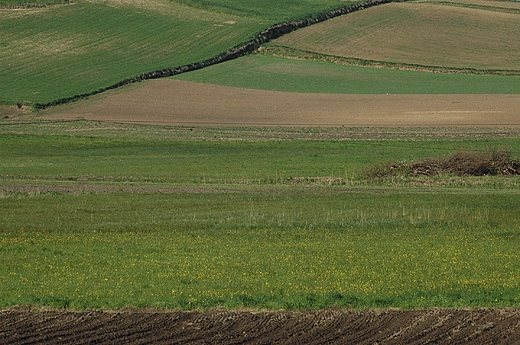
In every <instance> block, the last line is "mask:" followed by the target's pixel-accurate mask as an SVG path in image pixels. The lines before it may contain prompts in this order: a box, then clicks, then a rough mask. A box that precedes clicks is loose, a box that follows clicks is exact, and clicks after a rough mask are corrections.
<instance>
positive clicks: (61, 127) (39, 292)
mask: <svg viewBox="0 0 520 345" xmlns="http://www.w3.org/2000/svg"><path fill="white" fill-rule="evenodd" d="M32 3H37V4H41V3H42V2H40V1H34V2H32ZM48 3H51V4H57V3H61V2H60V1H49V2H48ZM347 4H348V2H347V3H345V2H343V1H341V0H306V1H277V2H274V3H273V1H267V0H262V1H250V0H247V1H239V2H238V1H230V0H209V1H204V2H202V1H196V0H178V1H168V2H165V1H159V0H147V1H144V0H143V1H126V0H94V1H86V0H78V1H75V2H71V3H68V4H64V6H47V7H27V8H25V9H17V10H13V9H7V8H0V47H1V49H0V80H1V81H2V82H1V83H0V105H9V106H10V107H9V108H8V107H3V108H5V109H7V108H8V110H3V109H0V111H5V114H7V115H3V113H0V114H2V116H0V308H4V307H10V306H15V305H30V306H38V307H39V306H49V307H53V308H71V309H92V308H104V309H113V308H124V307H136V308H148V307H151V308H159V309H163V308H164V309H168V308H179V309H207V308H219V307H225V308H255V309H282V308H283V309H295V310H306V309H319V308H327V307H331V306H338V307H348V308H388V307H392V308H430V307H493V308H499V307H520V294H519V293H518V292H519V291H520V267H519V266H518V264H517V263H518V262H519V259H520V254H519V253H520V238H519V234H520V211H519V210H520V179H519V177H517V176H508V177H504V176H502V177H496V176H483V177H470V176H455V175H441V176H435V177H406V176H392V177H385V178H371V177H368V175H367V172H368V171H370V169H372V168H373V167H374V166H377V165H379V164H383V163H403V162H405V163H406V162H415V161H420V160H423V159H426V158H428V157H444V156H448V155H450V154H452V153H454V152H457V151H459V150H462V149H463V150H468V151H471V152H477V153H478V152H487V151H488V150H489V149H507V150H509V151H510V152H512V154H513V156H515V157H518V156H520V133H519V132H518V128H345V127H341V128H288V127H284V128H277V127H270V128H251V127H247V128H240V127H234V128H226V127H214V128H212V127H167V126H164V127H160V126H139V125H122V124H114V123H101V122H89V121H86V120H76V121H59V120H58V121H41V120H39V119H38V117H39V113H38V112H31V110H30V109H28V110H26V109H21V110H17V107H16V105H17V103H18V104H19V103H23V104H25V105H29V106H31V105H33V104H34V103H37V102H40V103H43V102H50V101H53V100H55V99H57V98H62V97H68V96H73V95H76V94H79V93H85V92H91V91H94V90H97V89H100V88H103V87H107V86H109V85H112V84H114V83H117V82H119V81H121V80H122V79H125V78H129V77H134V76H136V75H139V74H140V73H145V72H150V71H154V70H158V69H163V68H172V67H176V66H179V65H183V64H189V63H193V62H198V61H203V60H205V59H208V58H211V57H213V56H215V55H217V54H220V53H222V52H224V51H227V50H228V49H230V48H231V47H233V46H236V45H238V44H240V43H242V42H244V41H247V40H249V39H251V38H253V37H254V36H255V35H256V34H257V33H258V32H260V31H262V30H263V29H265V28H267V27H269V26H270V25H273V24H275V23H279V22H282V21H285V20H288V19H294V18H301V17H308V16H312V15H313V14H316V13H319V12H324V11H327V10H330V9H331V8H336V7H338V8H339V7H343V6H345V5H347ZM11 5H27V2H26V1H21V0H20V1H7V0H3V1H2V0H0V6H11ZM394 5H396V6H401V7H403V8H406V10H405V9H402V10H400V11H397V12H395V13H393V15H392V16H386V15H385V13H386V12H385V11H386V9H388V8H392V6H394ZM408 5H409V6H413V7H414V8H418V7H421V6H423V5H424V6H425V7H424V8H430V9H432V8H433V7H432V6H434V5H431V4H417V3H403V4H392V6H390V7H389V6H387V5H385V6H381V8H380V9H377V10H376V9H375V8H372V9H370V10H367V11H362V12H363V14H361V13H357V14H356V16H357V15H360V16H361V17H363V16H365V15H369V16H370V15H373V14H374V13H383V15H380V16H379V17H377V16H376V17H377V18H379V19H385V18H386V19H385V20H387V21H386V22H381V23H380V22H377V21H376V19H374V18H375V17H372V18H371V19H363V20H360V21H359V23H360V25H358V29H359V30H358V33H355V35H359V38H358V39H359V42H361V43H360V44H361V46H362V47H369V45H370V44H376V45H377V44H378V43H377V42H378V41H377V40H374V37H371V36H370V32H371V31H370V30H368V29H366V27H363V25H365V24H366V23H367V21H368V22H370V21H371V23H372V26H373V29H374V30H376V28H374V27H378V26H380V27H382V28H386V29H391V28H392V27H394V26H396V25H397V27H405V26H403V25H401V24H399V22H400V21H402V20H405V19H406V20H405V22H406V24H407V26H406V28H408V29H407V30H403V31H400V32H398V34H399V35H400V37H405V38H406V37H410V36H409V35H408V33H413V32H415V31H414V30H413V27H414V25H417V23H420V21H419V20H418V19H417V18H422V17H414V16H411V15H410V13H411V12H410V11H409V10H408V7H406V6H408ZM469 5H471V4H470V3H469V2H467V1H466V2H465V4H464V6H465V7H464V11H462V10H460V8H459V7H457V8H456V11H453V13H455V14H453V15H450V17H446V18H444V19H443V20H444V21H443V23H445V24H446V25H448V24H449V25H451V26H449V28H450V29H451V30H455V29H457V28H458V26H457V25H456V23H457V20H461V21H460V22H459V24H460V25H459V26H460V27H461V28H458V29H457V30H459V31H456V32H457V33H458V34H461V33H464V32H465V31H464V30H465V29H464V28H465V27H467V26H468V25H469V24H470V23H471V24H472V25H473V24H474V23H475V20H476V19H479V18H480V19H482V18H483V16H482V13H481V12H478V13H477V12H474V11H477V9H475V8H469V7H468V6H469ZM435 6H437V7H435ZM435 6H434V7H435V9H439V8H441V7H442V10H439V11H437V12H435V15H437V16H438V15H439V13H440V17H442V14H445V13H446V11H445V8H444V7H443V6H444V5H442V6H441V5H438V4H437V5H435ZM401 7H399V8H401ZM495 7H496V6H495ZM498 7H500V6H498ZM421 8H423V7H421ZM446 8H448V6H446ZM451 8H452V7H450V9H451ZM373 10H374V11H378V12H372V11H373ZM380 11H382V12H380ZM419 11H420V10H419ZM478 11H483V12H485V13H486V14H490V13H491V14H492V15H495V14H496V15H497V16H501V17H500V18H502V19H504V20H503V21H500V20H497V21H496V23H500V26H498V29H497V30H498V31H497V32H496V33H497V34H498V35H499V36H500V37H501V38H500V39H498V38H497V37H498V36H493V35H490V37H495V38H497V39H494V40H491V41H488V40H486V41H485V42H486V44H485V45H483V46H482V47H480V48H482V49H484V51H485V52H486V54H488V55H485V54H484V56H491V55H492V53H495V52H499V53H500V52H502V53H504V52H505V50H503V42H504V41H503V39H502V38H505V39H506V40H509V41H508V42H509V45H508V47H509V50H508V51H507V54H510V53H511V55H507V56H508V59H507V60H508V61H509V62H510V63H511V64H512V65H515V64H516V65H517V62H518V61H517V60H515V59H516V56H517V55H516V54H517V53H518V51H517V50H515V49H516V47H517V46H518V45H515V44H513V43H514V42H517V40H518V38H517V36H515V35H514V33H516V32H517V31H518V30H516V26H515V24H514V23H515V20H516V16H518V13H517V11H516V9H515V8H514V7H513V8H512V10H507V11H503V10H497V9H494V10H493V11H491V10H489V9H483V8H479V9H478ZM365 12H366V13H365ZM412 12H413V11H412ZM367 13H368V14H367ZM477 14H478V15H477ZM484 17H485V16H484ZM345 18H351V19H352V16H351V15H349V16H346V17H345ZM356 18H360V17H356ZM363 18H365V17H363ZM396 18H397V19H396ZM500 18H499V19H500ZM511 18H513V19H514V20H511ZM338 19H340V18H338ZM394 19H395V20H394ZM462 19H464V20H462ZM340 20H343V19H340ZM392 20H394V23H390V21H392ZM376 22H377V25H375V24H374V23H376ZM476 22H478V20H477V21H476ZM337 23H338V22H337V21H334V22H330V23H329V24H327V25H337ZM363 23H364V24H363ZM396 23H397V24H396ZM383 24H384V25H383ZM481 24H482V25H484V24H485V25H487V26H486V27H482V28H478V30H477V31H476V32H477V33H480V34H482V33H485V32H486V30H490V29H489V28H490V27H491V26H489V22H487V21H486V22H481ZM323 25H324V26H316V28H315V29H316V30H318V29H319V30H322V31H324V34H325V36H322V37H323V42H324V44H326V45H327V46H328V47H332V46H340V45H348V44H350V43H353V42H352V41H349V40H348V39H353V37H354V31H349V30H351V29H352V30H353V29H354V28H351V27H348V26H347V25H345V26H344V28H343V29H341V28H340V27H341V25H340V26H334V28H333V29H326V28H329V27H328V26H326V23H324V24H323ZM365 26H366V25H365ZM320 28H321V29H320ZM470 28H475V26H471V25H470ZM486 28H487V29H486ZM309 29H310V28H309ZM367 30H368V31H367ZM301 32H302V34H306V33H307V34H308V32H307V31H301ZM327 32H329V33H330V34H331V35H328V36H327ZM372 32H373V33H375V32H376V31H372ZM340 33H341V35H340ZM322 34H323V33H322ZM434 34H435V40H433V42H437V43H438V42H440V41H442V39H441V38H442V37H441V36H442V35H441V32H440V31H439V29H437V31H435V32H434ZM407 35H408V36H407ZM333 36H334V37H333ZM375 36H377V35H375ZM459 36H460V35H459ZM462 36H464V35H462ZM462 36H460V37H459V39H460V38H461V37H462ZM483 36H485V35H483ZM502 36H503V37H502ZM297 37H300V36H292V34H291V35H287V36H286V37H285V38H284V40H285V41H283V42H282V41H277V42H272V43H271V44H269V45H266V46H264V47H263V50H262V52H260V53H257V54H253V55H251V56H247V57H245V58H241V59H239V60H234V61H230V62H227V63H224V64H221V65H218V66H213V67H210V68H206V69H203V70H199V71H197V72H193V73H190V74H185V75H179V76H177V78H179V79H186V80H194V81H198V82H208V83H214V84H223V85H232V86H238V87H245V88H259V89H266V90H283V91H293V92H318V93H402V94H408V93H415V94H418V93H420V94H441V93H450V94H457V93H466V94H490V93H491V94H493V93H495V94H517V93H518V92H519V88H518V87H519V86H518V85H520V83H519V80H518V78H519V77H518V76H517V75H498V74H499V73H498V72H497V71H498V70H502V69H506V72H507V73H505V74H514V73H510V72H511V66H510V65H500V64H493V66H485V65H483V64H477V63H475V61H474V60H471V61H470V60H467V61H468V63H467V65H466V64H464V66H460V67H461V68H465V69H472V68H473V69H479V70H481V71H484V70H485V71H487V70H491V72H490V73H487V72H486V73H484V74H486V75H476V74H477V73H468V70H465V71H464V73H451V74H442V73H427V72H426V71H417V70H414V71H411V70H398V69H385V68H369V67H362V66H353V64H359V61H358V62H356V63H348V61H347V63H345V64H342V63H344V62H345V61H335V60H336V59H339V60H341V59H340V58H346V59H350V58H356V59H365V60H367V61H369V62H371V63H372V62H375V63H380V62H392V61H393V58H389V59H387V58H386V57H378V56H376V55H371V54H369V55H366V56H361V57H357V56H351V55H350V54H348V53H346V52H334V51H328V50H323V47H322V46H320V44H321V42H322V39H321V38H316V37H315V36H312V35H308V36H306V37H305V38H301V39H300V38H297ZM464 37H465V38H464V39H466V41H464V42H465V43H470V42H473V41H474V39H475V37H476V36H475V35H470V36H464ZM367 38H370V40H368V39H367ZM417 38H418V39H422V40H423V41H422V42H423V43H424V44H425V42H427V39H425V38H424V37H423V36H417ZM334 39H337V40H338V41H337V42H336V43H335V41H334ZM405 41H406V39H405ZM306 42H310V45H311V46H312V47H311V48H312V49H311V48H309V47H308V46H306V45H305V44H307V43H306ZM367 42H368V43H367ZM374 42H375V43H374ZM347 43H348V44H347ZM405 43H406V42H405ZM408 43H409V42H408ZM491 43H492V44H491ZM354 46H355V45H354ZM414 48H415V47H414ZM480 48H479V49H480ZM277 49H278V50H277ZM443 49H444V50H443ZM443 49H439V51H438V53H439V54H441V55H445V56H451V55H450V54H449V53H450V49H448V48H446V49H445V48H443ZM501 49H502V50H501ZM398 50H399V49H398ZM288 51H291V54H294V55H290V56H289V55H288V54H287V52H288ZM407 51H411V52H412V54H413V53H414V52H415V54H418V55H416V56H415V58H414V59H412V60H413V61H411V60H410V61H411V62H410V61H408V60H406V59H404V60H399V59H397V60H395V61H397V63H403V66H404V65H405V64H418V65H421V64H430V63H431V64H434V65H435V66H440V67H453V66H450V64H449V63H447V62H446V61H447V60H442V59H441V60H439V61H440V62H438V61H437V60H435V59H438V56H434V55H432V56H429V55H428V54H429V53H428V52H431V51H430V50H421V51H419V50H416V49H411V50H410V46H409V45H403V46H400V52H398V53H399V54H403V53H405V52H407ZM461 51H463V52H465V54H466V55H464V56H466V57H468V56H471V55H475V56H476V58H477V57H479V56H482V55H481V54H480V53H481V52H482V51H480V50H479V51H478V52H479V54H475V52H476V51H464V50H461ZM280 52H285V53H284V54H278V53H280ZM387 53H388V51H387ZM394 53H395V52H394ZM435 53H437V51H435ZM331 54H332V55H331ZM334 54H337V55H338V56H335V55H334ZM399 54H397V55H399ZM276 55H281V56H276ZM405 55H406V54H405ZM309 56H310V57H309ZM393 56H396V55H393ZM454 56H455V55H454ZM288 57H289V58H288ZM426 57H431V59H432V60H428V61H427V60H422V59H424V58H426ZM321 60H323V61H321ZM461 61H462V60H461ZM464 61H466V60H464ZM331 62H340V63H331ZM403 66H400V67H403ZM372 67H373V66H372ZM378 67H388V66H383V65H381V66H378ZM394 67H395V66H394ZM405 67H406V66H405ZM421 68H422V67H421ZM469 72H471V71H469ZM120 91H121V92H124V90H120ZM20 105H21V104H20ZM20 108H23V107H20ZM13 114H14V115H13ZM18 115H19V116H18Z"/></svg>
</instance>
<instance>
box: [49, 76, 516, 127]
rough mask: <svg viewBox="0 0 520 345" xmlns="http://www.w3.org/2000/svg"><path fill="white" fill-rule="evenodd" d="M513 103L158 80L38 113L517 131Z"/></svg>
mask: <svg viewBox="0 0 520 345" xmlns="http://www.w3.org/2000/svg"><path fill="white" fill-rule="evenodd" d="M519 104H520V95H334V94H332V95H331V94H304V93H290V92H273V91H261V90H250V89H241V88H233V87H225V86H216V85H209V84H199V83H193V82H186V81H178V80H172V79H161V80H154V81H148V82H145V83H141V84H138V85H134V86H132V87H130V88H124V89H121V90H118V91H115V92H108V93H106V94H103V95H100V96H97V97H93V98H92V99H90V100H86V101H81V102H78V103H76V104H71V105H66V106H61V107H56V108H50V109H48V110H46V111H44V112H42V113H41V116H42V117H44V118H47V119H75V118H78V117H81V118H85V119H89V120H98V121H109V122H119V123H142V124H161V125H189V126H192V125H209V126H228V125H231V126H382V127H383V126H519V125H520V108H519V106H518V105H519Z"/></svg>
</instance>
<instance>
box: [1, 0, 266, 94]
mask: <svg viewBox="0 0 520 345" xmlns="http://www.w3.org/2000/svg"><path fill="white" fill-rule="evenodd" d="M157 3H160V2H157V1H152V2H150V4H151V5H150V8H148V7H146V6H145V7H143V8H141V7H131V6H124V5H119V6H114V5H111V4H110V3H106V4H103V3H96V2H85V1H78V2H75V3H73V4H70V5H66V6H60V7H48V8H43V9H40V8H37V9H26V10H1V9H0V47H1V49H0V80H2V83H1V85H0V103H6V104H16V103H17V102H22V103H25V104H31V103H35V102H40V103H44V102H50V101H52V100H55V99H58V98H62V97H68V96H73V95H76V94H81V93H87V92H91V91H94V90H97V89H100V88H102V87H107V86H110V85H112V84H115V83H117V82H119V81H121V80H123V79H125V78H130V77H134V76H137V75H139V74H141V73H145V72H151V71H155V70H159V69H164V68H173V67H177V66H180V65H184V64H188V63H192V62H197V61H203V60H205V59H208V58H210V57H213V56H215V55H217V54H219V53H221V52H224V51H226V50H228V49H229V48H230V47H233V46H235V45H237V44H239V43H241V42H243V41H246V40H248V39H250V38H252V37H253V36H254V35H255V34H256V33H257V32H259V31H260V30H261V29H262V28H263V27H265V26H266V24H265V23H260V22H259V21H258V20H255V19H249V18H238V17H236V16H232V15H224V14H218V13H210V12H205V11H202V10H200V9H194V8H191V7H187V6H183V5H179V4H176V3H171V4H168V3H167V4H164V3H161V4H162V5H161V6H159V5H157ZM154 4H155V5H157V6H158V8H156V7H154Z"/></svg>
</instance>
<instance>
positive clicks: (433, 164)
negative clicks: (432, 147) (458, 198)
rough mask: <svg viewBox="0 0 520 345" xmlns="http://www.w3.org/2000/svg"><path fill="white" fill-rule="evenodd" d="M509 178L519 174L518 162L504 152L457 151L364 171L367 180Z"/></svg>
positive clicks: (519, 163)
mask: <svg viewBox="0 0 520 345" xmlns="http://www.w3.org/2000/svg"><path fill="white" fill-rule="evenodd" d="M443 174H454V175H458V176H513V175H520V161H519V160H518V159H514V158H513V157H512V154H511V152H509V151H506V150H489V151H487V152H472V151H458V152H456V153H454V154H452V155H450V156H448V157H445V158H439V157H435V158H429V159H426V160H424V161H421V162H416V163H399V164H390V165H384V164H383V165H379V166H377V167H374V168H372V170H370V171H369V172H368V174H367V175H368V176H369V177H389V176H399V175H407V176H436V175H443Z"/></svg>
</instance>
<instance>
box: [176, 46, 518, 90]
mask: <svg viewBox="0 0 520 345" xmlns="http://www.w3.org/2000/svg"><path fill="white" fill-rule="evenodd" d="M175 79H179V80H190V81H195V82H201V83H209V84H218V85H227V86H234V87H242V88H251V89H261V90H272V91H288V92H310V93H338V94H386V93H388V94H517V93H519V92H520V76H496V75H492V76H491V75H471V74H447V73H430V72H418V71H403V70H396V69H386V68H373V67H359V66H348V65H341V64H333V63H329V62H317V61H307V60H295V59H287V58H283V57H275V56H269V55H262V54H256V55H251V56H247V57H244V58H241V59H239V60H233V61H229V62H226V63H223V64H220V65H215V66H211V67H208V68H204V69H202V70H198V71H194V72H191V73H187V74H181V75H178V76H176V77H175Z"/></svg>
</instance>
